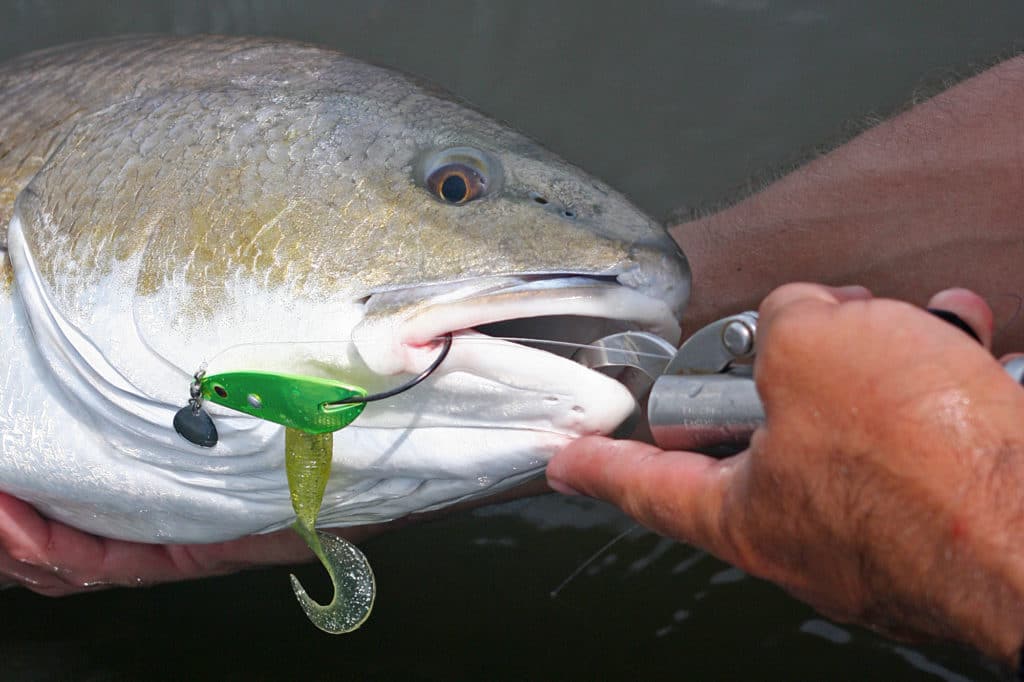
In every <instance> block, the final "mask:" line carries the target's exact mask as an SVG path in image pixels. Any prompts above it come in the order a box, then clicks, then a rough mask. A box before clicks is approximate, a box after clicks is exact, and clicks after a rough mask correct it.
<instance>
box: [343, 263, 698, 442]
mask: <svg viewBox="0 0 1024 682" xmlns="http://www.w3.org/2000/svg"><path fill="white" fill-rule="evenodd" d="M684 297H685V293H684V294H681V295H680V296H679V297H678V298H677V299H673V298H672V297H663V296H658V295H656V294H654V293H652V292H650V291H645V290H643V289H640V288H636V287H632V286H628V285H625V284H623V283H622V282H621V280H620V276H603V275H598V276H593V275H580V274H574V273H567V274H549V275H521V276H506V277H494V278H484V279H477V280H472V281H468V282H463V283H456V284H445V285H436V286H430V287H421V288H418V289H416V290H411V289H410V290H398V291H391V292H382V293H379V294H374V295H373V296H371V297H370V299H369V300H368V301H367V306H366V307H367V315H366V317H365V318H364V320H363V322H362V323H360V325H359V326H358V327H357V329H356V330H354V334H353V338H354V340H355V343H356V347H357V348H358V351H359V353H360V355H361V356H362V358H363V360H364V362H366V364H367V365H368V367H369V368H370V369H371V370H372V371H374V372H376V373H379V374H397V373H403V372H408V373H418V372H420V371H422V370H423V369H424V368H426V367H427V366H429V364H430V363H431V362H432V361H433V359H435V358H436V355H437V348H438V345H439V339H440V338H442V337H443V336H445V335H447V334H451V335H452V336H453V339H454V342H453V345H452V350H451V352H450V354H449V356H448V358H446V359H445V361H444V362H443V363H442V365H441V367H440V369H439V371H438V380H437V381H436V382H435V390H443V387H444V385H445V382H446V381H448V382H454V381H456V378H457V377H458V376H459V375H463V376H465V375H471V376H472V378H473V379H475V380H481V381H488V382H491V384H493V385H494V386H495V389H494V394H495V395H496V396H497V395H501V396H503V397H502V399H505V400H508V401H509V404H508V406H507V407H506V408H505V409H504V410H496V413H507V414H508V415H509V419H507V420H505V421H506V422H507V423H510V422H514V421H516V419H518V417H519V415H521V414H523V413H524V412H525V411H527V409H528V408H527V404H528V403H530V401H533V402H534V403H535V404H536V405H541V404H546V405H549V406H550V410H548V411H547V413H546V414H545V415H543V416H540V415H538V416H537V419H535V420H534V422H535V423H532V424H530V425H527V426H525V428H532V429H534V430H540V431H548V432H554V433H561V434H563V435H566V436H579V435H583V434H587V433H611V432H613V431H614V430H615V429H616V428H617V427H618V426H619V425H620V424H621V423H622V422H623V421H624V420H625V419H627V418H628V417H630V416H631V415H632V414H633V412H634V410H635V408H636V403H635V400H634V397H633V395H632V394H631V393H630V392H629V390H628V389H627V388H626V387H625V386H623V384H621V383H619V382H618V381H616V380H615V379H613V378H610V377H608V376H605V375H604V374H602V373H601V372H599V371H596V370H592V369H589V368H587V367H584V366H583V365H580V364H578V363H576V362H573V361H572V360H571V359H570V357H571V355H572V354H573V352H574V351H576V350H577V349H578V348H580V347H584V346H587V345H589V344H590V343H591V342H592V341H594V340H595V339H597V338H600V337H603V336H605V335H607V334H611V333H615V332H619V331H626V330H639V331H646V332H651V333H654V334H657V335H658V336H661V337H662V338H665V339H666V340H667V341H669V342H671V343H676V342H678V340H679V336H680V327H679V322H678V319H677V314H678V313H677V311H678V309H679V308H681V307H682V303H683V302H684V301H683V300H682V299H683V298H684ZM666 299H667V300H666ZM417 390H419V389H417ZM456 392H457V391H456V390H454V389H453V390H452V391H451V394H452V395H455V394H456ZM421 395H424V397H425V399H431V400H433V399H434V398H435V397H438V396H430V397H429V398H426V394H421ZM510 395H514V398H508V396H510ZM507 423H504V424H503V423H502V420H501V418H500V414H499V416H498V418H496V420H495V421H493V422H490V423H487V424H480V425H481V426H489V427H492V428H507Z"/></svg>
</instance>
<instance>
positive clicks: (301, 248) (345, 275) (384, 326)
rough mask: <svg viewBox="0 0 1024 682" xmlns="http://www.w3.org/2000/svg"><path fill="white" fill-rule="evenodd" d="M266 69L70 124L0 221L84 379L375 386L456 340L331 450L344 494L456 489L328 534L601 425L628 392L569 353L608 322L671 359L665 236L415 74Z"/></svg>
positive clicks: (682, 292)
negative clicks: (20, 248)
mask: <svg viewBox="0 0 1024 682" xmlns="http://www.w3.org/2000/svg"><path fill="white" fill-rule="evenodd" d="M274 49H284V48H274ZM295 49H296V48H294V46H292V47H291V48H290V50H291V52H290V53H294V52H295ZM279 57H280V58H278V59H276V60H261V59H260V58H259V57H258V55H256V56H254V55H253V54H248V55H247V56H246V57H245V58H244V60H243V62H242V63H232V64H224V63H220V64H216V65H214V66H216V68H215V69H212V70H211V74H210V75H209V76H207V81H204V82H202V83H200V84H199V85H198V86H197V84H196V83H195V82H191V81H190V82H187V83H182V84H178V85H175V84H174V83H171V84H169V85H166V84H165V85H164V87H163V89H157V90H153V91H151V92H141V93H140V94H138V95H137V96H135V97H132V98H129V99H127V100H125V101H122V102H118V103H116V104H114V105H111V106H109V107H106V108H104V109H101V110H99V111H97V112H95V113H93V114H91V115H90V116H87V117H84V118H83V119H81V120H80V121H79V122H78V123H77V124H76V125H75V127H74V128H73V129H72V130H71V131H70V132H69V133H68V135H67V137H66V138H65V139H64V141H63V142H62V144H61V145H60V146H59V147H58V148H57V149H56V150H55V151H54V152H53V154H52V155H51V156H50V158H49V160H48V161H47V162H46V164H45V165H44V167H43V168H42V169H41V170H40V171H39V173H37V175H36V177H35V178H34V179H33V181H32V182H31V183H30V184H29V186H28V187H27V188H26V189H25V190H24V191H23V192H22V194H21V196H20V197H19V199H18V203H17V206H16V210H15V219H14V221H12V225H13V224H15V223H16V224H17V225H18V229H19V230H20V233H21V234H23V239H24V245H25V252H26V253H30V254H32V258H33V259H34V263H35V264H36V266H38V267H36V266H33V267H36V270H37V271H38V275H39V281H40V282H41V286H42V288H43V289H45V292H46V296H47V298H48V300H49V301H50V303H49V305H52V308H53V310H54V312H55V314H57V315H59V316H60V317H61V319H63V320H64V321H65V322H66V324H67V326H68V327H69V328H73V329H74V330H75V335H74V336H73V338H72V341H73V342H74V343H78V344H79V345H82V344H85V345H88V346H89V350H88V351H86V350H82V351H81V352H80V355H81V357H83V358H86V360H88V361H90V362H92V360H93V359H94V360H96V361H95V362H92V364H93V368H92V371H95V372H97V373H99V374H101V375H104V376H105V377H106V379H107V380H108V381H109V383H110V384H111V385H113V386H116V387H117V388H118V390H123V391H126V392H136V393H138V394H140V395H143V396H145V397H146V400H148V401H151V402H157V403H169V404H174V403H177V404H178V405H181V404H183V403H184V401H185V399H186V398H187V396H188V383H189V380H190V377H191V376H192V374H193V373H194V372H195V370H197V369H199V368H200V367H205V368H206V371H207V372H209V373H216V372H226V371H270V372H275V373H279V374H291V375H302V376H315V377H320V378H327V379H334V380H339V381H344V382H347V383H352V384H357V385H359V386H362V387H365V388H366V389H367V390H370V391H374V390H382V389H387V388H389V387H392V386H394V385H396V384H397V383H400V382H401V381H403V380H405V379H406V378H407V376H406V375H408V374H416V373H419V372H421V371H422V370H423V369H424V368H426V367H427V366H429V365H430V364H431V363H432V362H433V360H434V359H435V358H436V356H437V353H438V350H439V347H440V339H441V338H442V337H444V336H445V335H448V334H451V335H452V337H453V344H452V349H451V352H450V353H449V355H448V357H447V358H446V359H445V361H444V362H443V363H442V364H441V366H440V367H439V368H438V369H437V371H435V372H434V373H433V375H432V376H431V377H430V378H429V379H428V380H427V381H425V382H423V383H422V384H420V385H418V386H416V387H415V388H414V389H411V390H409V391H407V392H404V393H402V394H400V395H398V396H396V397H394V398H393V399H390V400H388V401H385V402H381V403H379V404H375V405H370V406H368V407H367V409H366V410H365V411H364V413H363V414H362V415H361V416H360V417H359V419H358V420H357V421H356V422H355V424H353V425H352V426H351V427H348V428H346V429H344V430H342V431H340V432H338V434H337V440H336V442H337V443H340V444H341V449H342V450H344V451H345V452H346V453H348V454H347V459H346V461H347V465H346V466H347V470H348V471H349V472H350V475H349V478H348V480H349V481H353V480H357V479H360V478H361V477H362V478H363V479H366V480H369V479H371V478H372V479H373V480H406V481H415V482H417V485H418V486H421V484H422V482H423V481H437V480H443V481H449V482H457V483H458V484H457V485H456V484H455V483H453V484H452V485H453V486H454V487H451V488H444V490H443V491H440V492H435V493H432V494H430V495H423V494H421V495H420V496H419V498H417V497H416V496H415V495H412V494H411V491H406V492H396V493H394V494H393V495H391V497H392V498H394V499H396V500H397V499H401V500H404V501H403V502H396V503H395V505H393V507H387V508H386V509H384V511H380V512H379V513H377V514H376V515H372V514H371V515H367V516H359V515H358V514H356V515H353V513H352V512H351V509H348V511H344V510H343V511H344V513H343V512H342V511H339V512H338V513H337V514H335V516H333V517H332V512H331V511H330V509H329V507H330V505H329V503H327V502H325V511H324V516H323V518H324V519H325V521H327V522H337V523H352V522H359V521H365V520H380V519H381V518H391V517H394V516H399V515H401V514H402V513H407V512H408V511H413V510H417V509H423V508H429V507H430V506H432V505H436V504H442V503H446V502H450V501H452V500H453V499H459V498H461V497H465V496H467V495H472V494H477V492H486V491H487V490H488V489H491V488H493V485H494V484H495V482H510V481H514V480H519V479H521V477H523V476H525V475H529V474H533V473H535V472H536V471H537V469H538V468H539V467H540V466H542V465H543V463H544V461H546V459H547V457H548V456H550V455H551V454H552V453H553V452H554V451H555V450H556V449H557V448H558V447H560V446H561V445H564V444H565V443H567V442H568V440H569V439H571V438H574V437H577V436H580V435H583V434H592V433H610V432H611V431H613V430H614V429H615V428H616V427H617V426H618V425H619V424H620V423H621V422H622V421H623V420H624V419H625V418H627V417H628V416H629V415H630V414H631V413H632V412H633V410H634V408H635V402H634V399H633V397H632V395H631V394H630V393H629V391H628V390H626V389H625V388H624V387H623V386H622V385H621V384H620V383H619V382H617V381H615V380H614V379H611V378H609V377H607V376H604V375H603V374H601V373H599V372H596V371H593V370H590V369H588V368H585V367H583V366H582V365H579V364H577V363H574V362H572V361H571V360H570V359H569V356H570V355H571V353H572V351H573V350H574V349H576V348H578V347H580V346H581V345H585V344H587V343H588V342H590V341H592V340H594V339H596V338H598V337H601V336H604V335H606V334H608V333H611V332H614V331H622V330H624V329H640V330H645V331H651V332H654V333H657V334H658V335H660V336H662V337H664V338H666V339H668V340H669V341H672V342H675V341H677V340H678V338H679V318H680V316H681V315H682V313H683V310H684V308H685V304H686V301H687V298H688V295H689V284H690V275H689V268H688V265H687V262H686V259H685V257H684V255H683V254H682V253H681V251H680V250H679V248H678V247H677V245H676V244H675V243H674V242H673V241H672V240H671V239H670V237H669V236H668V234H667V233H666V231H665V230H664V228H663V227H662V226H661V225H660V224H658V223H657V222H656V221H654V220H652V219H651V218H650V217H648V216H647V215H645V214H644V213H643V212H642V211H640V210H639V209H637V208H636V207H635V206H633V205H632V204H631V203H630V201H629V200H628V199H627V198H626V197H624V196H623V195H621V194H620V193H618V192H616V191H615V190H613V189H611V188H610V187H609V186H607V185H606V184H604V183H603V182H601V181H599V180H597V179H595V178H593V177H591V176H590V175H588V174H587V173H585V172H583V171H582V170H580V169H578V168H576V167H574V166H573V165H571V164H569V163H567V162H565V161H563V160H561V159H560V158H558V157H557V156H556V155H554V154H552V153H550V152H548V151H547V150H545V149H544V148H543V147H541V146H540V145H539V144H537V143H535V142H533V141H531V140H530V139H528V138H527V137H525V136H523V135H521V134H519V133H517V132H514V131H512V130H511V129H509V128H507V127H506V126H504V125H501V124H499V123H497V122H495V121H493V120H491V119H489V118H488V117H486V116H484V115H482V114H480V113H478V112H476V111H475V110H473V109H472V108H470V107H467V106H465V105H464V104H462V103H460V102H457V101H455V100H453V99H452V98H450V97H448V96H446V95H444V94H442V93H439V92H437V91H436V90H434V89H432V88H428V87H424V86H422V84H420V83H419V82H417V81H416V80H415V79H412V78H409V77H406V76H403V75H401V74H396V73H394V72H392V71H389V70H386V69H381V68H378V67H374V66H370V65H366V64H363V63H361V62H358V61H355V60H349V59H347V58H344V57H341V56H339V55H336V54H334V53H330V52H326V51H316V53H315V55H311V54H305V55H303V58H302V59H297V60H296V61H295V63H294V64H292V66H291V67H288V68H285V66H282V64H285V63H286V62H287V60H286V59H284V57H283V56H280V55H279ZM314 57H315V59H314ZM268 63H271V64H276V66H274V67H273V68H271V67H268V66H267V64H268ZM311 64H312V65H311ZM275 69H276V70H275ZM22 260H24V259H22ZM16 269H18V266H17V264H16ZM21 269H22V270H24V269H25V268H24V267H22V268H21ZM23 279H24V278H23V277H21V276H20V275H19V285H20V284H22V282H23ZM100 359H102V362H100ZM57 374H60V372H57ZM65 374H66V373H65ZM108 375H109V376H108ZM83 402H84V403H86V404H88V403H89V400H84V401H83ZM220 409H221V408H218V407H217V406H211V412H212V413H213V415H214V418H215V419H218V418H220V417H224V416H225V412H223V411H218V410H220ZM168 423H169V420H168ZM275 442H276V441H275ZM186 445H187V444H185V445H183V446H182V447H186ZM274 447H276V446H274ZM132 452H133V453H134V454H133V456H136V455H137V456H138V457H141V458H145V457H146V454H145V453H146V444H145V443H141V444H139V443H136V444H133V445H132ZM197 457H198V456H197ZM189 461H190V462H192V464H194V466H197V467H199V466H203V465H202V463H201V461H200V460H199V459H196V460H195V461H194V462H193V461H192V460H189ZM466 481H471V483H470V485H469V487H466V484H465V482H466ZM442 487H443V486H442ZM419 489H420V488H417V490H419ZM375 504H376V503H375ZM377 506H378V507H379V506H380V505H379V504H378V505H377ZM384 507H386V505H384ZM339 509H341V507H339Z"/></svg>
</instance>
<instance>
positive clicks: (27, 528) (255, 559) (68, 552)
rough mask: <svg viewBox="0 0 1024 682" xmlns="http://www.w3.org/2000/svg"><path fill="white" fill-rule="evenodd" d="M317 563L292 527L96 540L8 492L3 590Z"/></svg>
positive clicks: (1, 525) (426, 516)
mask: <svg viewBox="0 0 1024 682" xmlns="http://www.w3.org/2000/svg"><path fill="white" fill-rule="evenodd" d="M544 492H550V491H549V490H548V488H547V486H546V485H545V484H544V482H543V481H531V482H529V483H525V484H523V485H520V486H518V487H516V488H512V489H511V490H507V491H505V492H503V493H499V494H498V495H492V496H491V497H487V498H482V499H477V500H472V501H470V502H464V503H461V504H457V505H453V506H451V507H448V508H446V509H443V510H439V511H434V512H427V513H423V514H413V515H411V516H408V517H405V518H404V519H400V520H398V521H392V522H390V523H384V524H376V525H369V526H351V527H346V528H332V529H329V530H330V532H332V533H335V534H337V535H339V536H341V537H343V538H345V539H346V540H348V541H349V542H354V543H359V542H362V541H363V540H366V539H368V538H370V537H372V536H374V535H378V534H380V533H383V532H385V531H387V530H394V529H396V528H398V527H401V526H405V525H407V524H410V523H416V522H419V521H425V520H430V519H435V518H438V517H441V516H445V515H447V514H451V513H456V512H458V511H462V510H466V509H470V508H473V507H477V506H481V505H485V504H496V503H499V502H504V501H508V500H511V499H515V498H518V497H526V496H530V495H538V494H541V493H544ZM312 560H313V553H312V552H311V551H310V550H309V547H308V546H307V545H306V542H305V541H304V540H302V539H301V538H300V537H299V536H298V534H296V533H295V532H293V531H292V530H290V529H286V530H281V531H277V532H276V533H268V534H266V535H250V536H247V537H243V538H239V539H237V540H232V541H230V542H218V543H213V544H193V545H152V544H145V543H139V542H125V541H123V540H111V539H109V538H103V537H98V536H95V535H90V534H89V533H86V532H83V531H80V530H77V529H75V528H72V527H70V526H68V525H65V524H63V523H60V522H57V521H52V520H50V519H47V518H45V517H43V516H42V515H40V514H39V512H37V511H36V510H35V509H33V508H32V506H31V505H29V504H27V503H25V502H23V501H21V500H19V499H16V498H14V497H12V496H10V495H6V494H4V493H0V589H3V588H5V587H16V586H21V587H26V588H28V589H30V590H32V591H33V592H38V593H39V594H44V595H47V596H53V597H57V596H63V595H68V594H75V593H78V592H84V591H90V590H98V589H103V588H109V587H117V586H127V587H138V586H142V585H153V584H157V583H166V582H179V581H183V580H192V579H196V578H204V577H208V576H214V575H225V574H228V573H236V572H238V571H242V570H245V569H248V568H259V567H264V566H275V565H287V564H298V563H303V562H307V561H312Z"/></svg>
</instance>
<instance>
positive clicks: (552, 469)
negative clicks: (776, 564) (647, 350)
mask: <svg viewBox="0 0 1024 682" xmlns="http://www.w3.org/2000/svg"><path fill="white" fill-rule="evenodd" d="M745 459H746V455H745V454H740V455H737V456H735V457H731V458H729V459H726V460H716V459H712V458H711V457H705V456H704V455H699V454H696V453H693V452H666V451H663V450H660V449H659V448H657V447H655V446H653V445H648V444H646V443H638V442H636V441H628V440H611V439H608V438H602V437H599V436H589V437H586V438H580V439H578V440H576V441H573V442H572V443H571V444H570V445H569V446H568V447H566V448H565V449H564V450H562V451H561V452H559V453H558V454H556V455H555V456H554V457H553V458H552V460H551V462H550V463H549V464H548V469H547V476H548V484H549V485H550V486H551V487H552V488H554V489H555V490H557V491H559V492H563V493H568V494H574V493H582V494H584V495H588V496H590V497H596V498H599V499H602V500H605V501H607V502H611V503H612V504H614V505H616V506H617V507H619V508H620V509H622V510H623V511H625V512H626V513H627V514H629V515H630V516H632V517H633V518H635V519H636V520H637V521H639V522H640V523H642V524H643V525H645V526H647V527H648V528H651V529H653V530H655V531H657V532H658V533H661V534H663V535H667V536H670V537H673V538H675V539H677V540H682V541H684V542H688V543H690V544H693V545H698V546H700V547H703V548H704V549H706V550H708V551H709V552H711V553H712V554H716V555H718V556H720V557H723V558H727V557H728V556H730V555H731V554H732V552H730V551H729V548H728V543H727V538H725V537H724V536H723V531H724V524H723V520H724V519H723V507H724V502H725V498H726V491H727V489H728V487H729V485H730V482H731V481H732V479H733V477H734V474H735V471H736V468H737V465H738V464H740V463H741V462H742V461H745Z"/></svg>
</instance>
